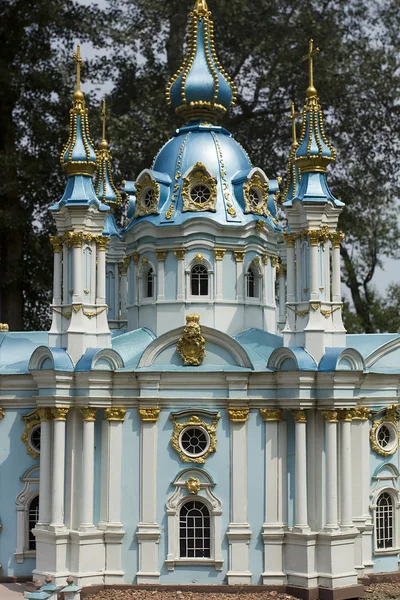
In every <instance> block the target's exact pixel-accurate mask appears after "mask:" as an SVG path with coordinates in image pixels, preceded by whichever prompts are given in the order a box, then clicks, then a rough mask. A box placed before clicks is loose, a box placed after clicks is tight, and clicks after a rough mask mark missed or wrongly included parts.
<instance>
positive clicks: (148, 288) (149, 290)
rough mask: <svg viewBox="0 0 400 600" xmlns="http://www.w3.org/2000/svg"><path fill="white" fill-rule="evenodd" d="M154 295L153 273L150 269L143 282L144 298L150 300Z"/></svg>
mask: <svg viewBox="0 0 400 600" xmlns="http://www.w3.org/2000/svg"><path fill="white" fill-rule="evenodd" d="M153 295H154V272H153V269H152V268H150V269H149V270H148V271H147V277H146V281H145V297H146V298H152V297H153Z"/></svg>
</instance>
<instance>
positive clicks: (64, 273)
mask: <svg viewBox="0 0 400 600" xmlns="http://www.w3.org/2000/svg"><path fill="white" fill-rule="evenodd" d="M62 253H63V258H62V278H63V283H62V288H63V304H68V246H67V245H66V244H64V245H63V249H62Z"/></svg>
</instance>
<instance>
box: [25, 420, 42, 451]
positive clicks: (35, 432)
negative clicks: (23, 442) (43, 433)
mask: <svg viewBox="0 0 400 600" xmlns="http://www.w3.org/2000/svg"><path fill="white" fill-rule="evenodd" d="M28 441H29V445H30V447H31V448H32V450H34V451H35V452H37V453H38V454H40V423H38V424H37V425H35V426H34V427H32V429H31V431H30V433H29V438H28Z"/></svg>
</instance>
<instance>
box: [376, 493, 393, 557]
mask: <svg viewBox="0 0 400 600" xmlns="http://www.w3.org/2000/svg"><path fill="white" fill-rule="evenodd" d="M375 532H376V545H377V548H381V549H385V548H393V502H392V498H391V497H390V494H388V493H387V492H383V493H382V494H381V495H380V496H379V498H378V502H377V503H376V515H375Z"/></svg>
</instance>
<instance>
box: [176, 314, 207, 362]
mask: <svg viewBox="0 0 400 600" xmlns="http://www.w3.org/2000/svg"><path fill="white" fill-rule="evenodd" d="M199 323H200V316H199V315H187V316H186V327H185V329H184V330H183V335H182V337H181V338H179V340H178V344H177V346H176V350H177V352H178V354H179V356H180V357H181V358H182V360H183V363H184V365H185V366H192V367H198V366H199V365H201V363H202V362H203V359H204V357H205V355H206V341H205V339H204V337H203V336H202V335H201V327H200V324H199Z"/></svg>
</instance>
